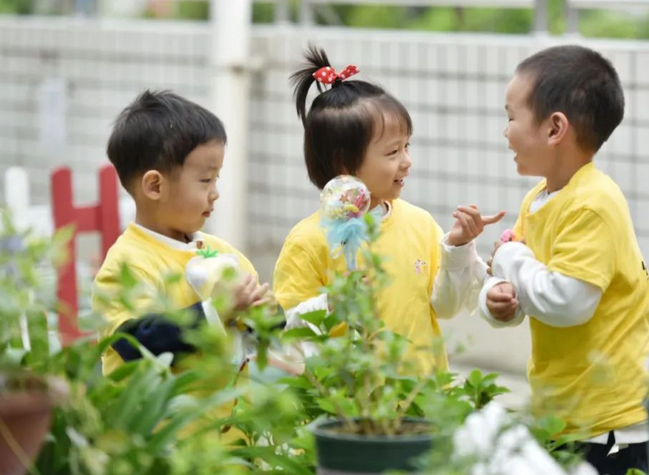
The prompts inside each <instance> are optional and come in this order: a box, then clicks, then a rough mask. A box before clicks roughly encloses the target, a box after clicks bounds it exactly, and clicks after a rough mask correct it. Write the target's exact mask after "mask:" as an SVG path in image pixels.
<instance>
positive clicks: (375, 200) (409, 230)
mask: <svg viewBox="0 0 649 475" xmlns="http://www.w3.org/2000/svg"><path fill="white" fill-rule="evenodd" d="M306 60H307V64H306V66H305V67H304V68H303V69H301V70H299V71H297V72H296V73H295V74H293V75H292V76H291V81H292V83H293V84H294V86H295V90H294V92H295V103H296V109H297V115H298V117H299V118H300V119H301V120H302V123H303V125H304V158H305V162H306V167H307V171H308V174H309V179H310V180H311V182H312V183H313V184H314V185H315V186H316V187H317V188H318V189H320V190H321V189H322V188H323V187H324V186H325V185H326V184H327V183H328V182H329V180H331V179H332V178H335V177H336V176H338V175H342V174H346V175H354V176H356V177H357V178H359V179H361V180H362V181H363V182H364V183H365V185H367V187H368V189H369V191H370V194H371V203H370V211H369V212H370V213H373V214H375V216H376V217H377V218H378V219H379V220H380V221H381V224H380V229H381V235H380V237H379V239H378V241H377V243H376V246H377V248H376V251H377V252H378V253H379V254H381V255H383V256H385V257H387V260H386V263H385V269H386V272H387V273H388V275H389V276H390V278H391V283H390V285H389V286H388V287H387V288H385V289H383V291H382V292H381V293H380V294H379V296H378V310H379V314H380V318H381V319H382V320H383V321H384V322H385V324H386V326H387V328H388V329H390V330H391V331H394V332H396V333H399V334H401V335H403V336H405V337H406V338H407V339H408V340H409V341H410V342H411V348H409V351H408V353H407V355H408V357H409V358H410V359H411V360H412V361H413V362H414V363H415V367H416V368H417V370H416V371H417V373H418V374H430V373H431V372H433V371H434V370H435V369H446V368H447V366H448V362H447V358H446V353H445V351H444V348H443V344H441V332H440V328H439V325H438V322H437V318H438V317H439V318H451V317H453V316H454V315H455V314H457V313H458V312H459V311H461V310H462V309H463V308H464V307H468V308H469V310H473V309H475V308H476V306H477V296H478V292H479V290H480V286H481V283H482V280H483V279H484V276H485V275H486V265H485V264H484V263H483V262H482V260H481V259H480V258H479V257H478V255H477V253H476V250H475V244H474V241H473V240H474V239H475V238H476V237H477V236H478V235H479V234H480V233H481V232H482V230H483V228H484V226H485V225H487V224H491V223H495V222H497V221H499V220H500V219H501V218H502V217H503V215H504V213H499V214H497V215H495V216H492V217H482V216H481V215H480V213H479V211H478V210H477V208H476V207H464V206H460V207H458V210H457V211H456V213H454V216H455V218H456V222H455V224H454V225H453V228H452V229H451V231H450V232H449V233H448V234H447V235H444V234H443V232H442V230H441V228H440V227H439V225H438V224H437V223H436V222H435V220H434V219H433V217H432V216H431V215H430V213H428V212H427V211H425V210H423V209H421V208H418V207H416V206H414V205H412V204H410V203H408V202H406V201H404V200H402V199H400V198H399V197H400V195H401V191H402V189H403V188H404V186H405V184H406V181H407V177H408V175H409V173H410V167H411V165H412V160H411V158H410V137H411V135H412V130H413V126H412V120H411V118H410V114H409V113H408V111H407V110H406V108H405V107H404V106H403V104H401V102H399V101H398V100H397V99H396V98H394V97H393V96H392V95H390V94H389V93H387V92H386V91H385V90H383V89H382V88H381V87H379V86H377V85H374V84H371V83H369V82H366V81H361V80H356V79H353V80H352V79H350V77H352V76H355V75H356V74H357V73H358V72H359V70H358V68H357V67H356V66H353V65H350V66H347V67H346V68H345V69H344V70H342V71H340V72H336V71H335V70H334V69H333V68H332V66H331V64H330V62H329V59H328V57H327V54H326V53H325V51H324V50H322V49H319V48H315V47H310V48H309V49H308V51H307V53H306ZM314 84H315V85H316V87H317V89H318V92H319V94H318V95H317V96H316V97H315V99H314V100H313V102H312V104H311V106H310V107H309V108H307V96H308V93H309V91H310V89H311V88H312V86H313V85H314ZM345 270H346V267H345V261H344V258H343V256H342V255H341V256H339V257H332V256H331V254H330V252H329V248H328V246H327V242H326V237H325V233H324V232H323V230H322V228H321V226H320V212H316V213H314V214H312V215H311V216H309V217H307V218H306V219H304V220H302V221H301V222H300V223H298V224H297V225H296V226H295V227H294V228H293V229H292V231H291V232H290V234H289V236H288V237H287V238H286V241H285V243H284V246H283V248H282V252H281V254H280V256H279V259H278V261H277V264H276V267H275V274H274V286H275V289H274V290H275V295H276V297H277V300H278V302H279V303H280V305H281V306H282V307H283V308H284V310H285V311H286V314H287V326H288V327H289V328H290V327H294V326H300V325H304V324H305V323H304V322H303V321H302V320H300V315H302V314H304V313H307V312H310V311H314V310H320V309H327V307H328V305H327V295H326V294H321V288H322V287H323V286H325V285H327V284H329V283H330V281H331V279H332V278H333V275H334V273H336V272H344V271H345Z"/></svg>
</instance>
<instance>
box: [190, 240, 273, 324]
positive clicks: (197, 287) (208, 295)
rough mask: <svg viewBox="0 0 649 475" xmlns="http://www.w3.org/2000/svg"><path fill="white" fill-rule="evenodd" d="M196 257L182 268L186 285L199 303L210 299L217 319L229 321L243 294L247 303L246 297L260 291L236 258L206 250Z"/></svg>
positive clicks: (201, 250)
mask: <svg viewBox="0 0 649 475" xmlns="http://www.w3.org/2000/svg"><path fill="white" fill-rule="evenodd" d="M196 254H197V255H196V257H193V258H191V259H190V260H189V262H188V263H187V265H186V266H185V278H186V279H187V283H188V284H189V286H190V287H191V288H192V289H194V292H196V294H197V295H198V296H199V297H200V299H201V301H206V300H208V299H211V301H212V303H213V304H214V306H215V307H216V308H217V310H218V313H219V316H220V317H221V318H222V319H225V320H229V319H230V317H232V316H233V312H234V311H235V310H237V308H238V307H239V306H240V304H241V302H240V301H239V300H241V299H240V296H241V295H242V294H245V295H244V297H246V298H247V299H248V300H249V298H248V297H249V295H248V294H250V293H254V292H256V289H257V290H259V289H258V287H259V286H258V284H257V282H256V280H255V279H254V277H253V276H251V275H249V274H246V273H245V272H244V271H243V269H241V267H240V266H239V260H238V259H237V256H235V255H233V254H225V253H219V252H218V251H215V250H212V249H210V248H209V246H208V247H207V248H205V249H199V250H198V251H197V253H196ZM262 290H263V292H265V291H266V289H265V288H264V289H262ZM208 320H209V318H208ZM228 323H230V322H228Z"/></svg>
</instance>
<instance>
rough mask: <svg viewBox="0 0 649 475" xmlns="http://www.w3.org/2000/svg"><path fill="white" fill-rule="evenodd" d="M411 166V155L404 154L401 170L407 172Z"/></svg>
mask: <svg viewBox="0 0 649 475" xmlns="http://www.w3.org/2000/svg"><path fill="white" fill-rule="evenodd" d="M411 165H412V158H410V154H409V153H408V152H406V153H404V154H403V160H401V168H405V169H406V170H407V169H408V168H410V166H411Z"/></svg>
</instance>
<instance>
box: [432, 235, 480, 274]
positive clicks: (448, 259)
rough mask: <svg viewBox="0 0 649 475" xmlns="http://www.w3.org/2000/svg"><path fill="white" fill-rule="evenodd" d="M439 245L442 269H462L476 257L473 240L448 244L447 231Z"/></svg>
mask: <svg viewBox="0 0 649 475" xmlns="http://www.w3.org/2000/svg"><path fill="white" fill-rule="evenodd" d="M440 247H441V251H442V252H441V255H442V256H441V262H440V267H441V268H442V269H446V270H450V271H457V270H462V269H465V268H467V267H469V266H470V265H472V264H473V263H474V262H475V260H476V258H478V257H477V251H476V245H475V241H471V242H468V243H467V244H465V245H463V246H451V245H450V244H448V233H447V234H445V235H444V237H443V238H442V242H441V243H440ZM478 259H479V258H478Z"/></svg>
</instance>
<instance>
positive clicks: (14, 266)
mask: <svg viewBox="0 0 649 475" xmlns="http://www.w3.org/2000/svg"><path fill="white" fill-rule="evenodd" d="M0 226H1V227H0V473H3V474H11V475H14V474H21V473H24V472H25V471H26V470H27V469H28V467H29V466H30V464H31V462H32V460H33V458H34V457H35V456H36V455H37V454H38V451H39V450H40V447H41V445H42V443H43V440H44V437H45V435H46V434H47V431H48V429H49V426H50V422H51V417H52V409H53V406H54V405H55V404H56V402H57V401H59V400H61V399H62V398H63V397H64V396H65V393H66V385H65V382H64V381H63V380H62V379H60V378H56V377H54V376H53V375H51V374H48V373H47V371H46V366H47V364H46V363H45V362H46V361H47V359H48V357H49V334H48V328H47V312H48V310H50V309H51V308H52V307H51V306H50V305H49V304H50V303H51V302H52V296H53V294H54V292H53V287H48V285H47V283H46V281H45V279H43V272H42V271H43V269H44V268H45V269H46V268H47V266H48V265H50V266H51V263H52V261H53V260H54V259H55V258H56V256H57V255H59V254H58V252H57V250H58V248H59V246H60V245H61V244H62V243H63V242H64V241H65V238H66V236H65V233H61V234H59V235H58V236H57V237H55V238H54V239H53V240H50V241H48V240H45V239H38V238H35V237H34V236H32V235H31V234H30V233H29V232H27V231H24V232H20V231H19V230H17V229H16V228H15V226H14V224H13V222H12V220H11V217H10V216H9V214H8V212H2V224H1V225H0Z"/></svg>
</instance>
